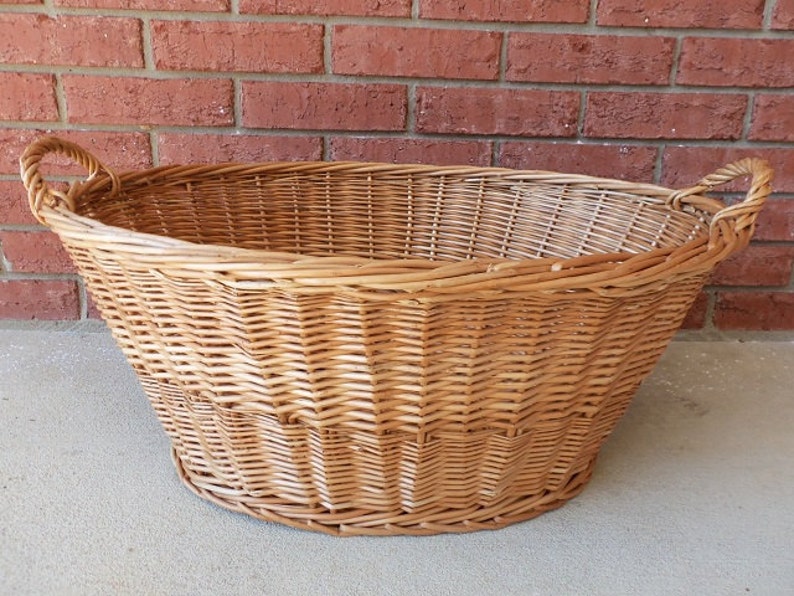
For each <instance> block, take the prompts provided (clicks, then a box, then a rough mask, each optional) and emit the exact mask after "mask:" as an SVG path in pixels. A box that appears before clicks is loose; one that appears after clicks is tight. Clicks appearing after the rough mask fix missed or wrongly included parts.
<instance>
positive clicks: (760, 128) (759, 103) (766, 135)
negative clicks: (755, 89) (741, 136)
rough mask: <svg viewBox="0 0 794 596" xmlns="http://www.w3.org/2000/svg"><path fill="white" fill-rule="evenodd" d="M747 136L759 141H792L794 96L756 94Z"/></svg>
mask: <svg viewBox="0 0 794 596" xmlns="http://www.w3.org/2000/svg"><path fill="white" fill-rule="evenodd" d="M749 138H750V139H753V140H760V141H794V96H791V95H758V96H756V98H755V105H754V106H753V124H752V127H751V128H750V134H749Z"/></svg>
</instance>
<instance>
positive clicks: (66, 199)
mask: <svg viewBox="0 0 794 596" xmlns="http://www.w3.org/2000/svg"><path fill="white" fill-rule="evenodd" d="M50 152H54V153H62V154H66V155H67V156H69V157H70V158H71V159H73V160H75V161H77V162H79V163H81V164H82V165H83V166H85V167H86V168H87V169H88V170H89V172H90V176H89V178H88V179H87V180H86V181H83V182H75V183H72V184H71V185H70V186H69V189H68V191H59V190H55V189H54V188H53V187H51V186H50V185H48V184H46V183H45V182H44V180H43V179H42V176H41V174H40V171H39V170H40V165H41V160H42V158H43V157H44V156H45V155H46V154H47V153H50ZM21 164H22V175H23V179H24V183H25V186H26V187H27V189H28V191H29V195H30V201H31V208H32V210H33V213H34V214H35V215H36V216H37V217H38V219H39V220H40V221H41V222H43V223H44V224H46V225H47V226H49V227H51V228H52V229H53V230H54V231H55V232H57V233H58V235H59V236H60V237H61V239H62V241H63V243H64V244H65V245H66V247H67V249H68V250H69V252H70V254H71V256H72V257H73V259H74V261H75V262H76V263H77V265H78V267H79V270H80V272H81V274H82V275H83V276H84V278H85V280H86V282H87V284H88V287H89V288H90V290H91V293H92V295H93V297H94V299H95V300H96V303H97V304H98V306H99V308H100V309H101V312H102V314H103V316H104V318H105V319H106V321H107V323H108V325H109V326H110V328H111V330H112V332H113V334H114V337H115V339H116V340H117V342H118V343H119V345H120V346H121V348H122V350H123V351H124V353H125V355H126V356H127V358H128V360H129V362H130V363H131V365H132V366H133V367H134V369H135V371H136V372H137V374H138V376H139V378H140V380H141V383H142V384H143V387H144V389H145V391H146V394H147V395H148V397H149V399H150V400H151V403H152V405H153V406H154V409H155V410H156V412H157V415H158V417H159V419H160V421H161V422H162V425H163V427H164V428H165V431H166V433H167V434H168V435H169V437H170V438H171V441H172V445H173V455H174V461H175V463H176V467H177V469H178V471H179V474H180V475H181V478H182V479H183V480H184V482H185V483H186V484H187V485H188V486H189V487H190V488H191V489H193V490H194V491H195V492H196V493H198V494H199V495H201V496H203V497H206V498H208V499H210V500H212V501H214V502H215V503H218V504H220V505H222V506H224V507H228V508H230V509H233V510H236V511H242V512H245V513H248V514H250V515H253V516H256V517H258V518H262V519H265V520H272V521H277V522H282V523H285V524H289V525H291V526H297V527H301V528H307V529H312V530H319V531H323V532H328V533H333V534H342V535H351V534H432V533H437V532H460V531H471V530H480V529H486V528H497V527H501V526H504V525H507V524H511V523H514V522H517V521H520V520H524V519H528V518H530V517H532V516H535V515H538V514H539V513H542V512H544V511H547V510H549V509H552V508H555V507H558V506H560V505H561V504H563V503H564V502H565V501H566V500H568V499H570V498H571V497H573V496H574V495H576V494H577V493H579V491H581V490H582V488H583V487H584V485H585V484H586V482H587V481H588V479H589V477H590V475H591V472H592V470H593V465H594V463H595V459H596V456H597V453H598V451H599V448H600V446H601V445H602V443H603V442H604V440H605V439H606V438H607V436H608V435H609V434H610V432H611V431H612V429H613V427H614V426H615V424H616V422H617V421H618V419H619V418H620V417H621V415H622V414H623V412H624V411H625V410H626V407H627V406H628V404H629V401H630V400H631V398H632V396H633V395H634V393H635V390H636V389H637V386H638V385H639V383H640V382H641V381H642V379H643V378H644V377H645V376H646V375H647V374H648V373H649V372H650V371H651V369H652V367H653V366H654V364H655V362H656V360H657V358H658V357H659V356H660V354H661V353H662V351H663V350H664V349H665V347H666V345H667V343H668V341H669V340H670V339H671V337H672V335H673V334H674V332H675V331H676V329H677V328H678V327H679V325H680V324H681V322H682V320H683V318H684V316H685V314H686V312H687V309H688V308H689V306H690V305H691V304H692V302H693V300H694V299H695V297H696V296H697V295H698V293H699V292H700V290H701V287H702V286H703V284H704V281H705V280H706V278H707V276H708V274H709V272H710V271H711V270H712V269H713V267H714V265H715V264H716V263H718V262H720V261H722V260H723V259H725V258H726V257H727V256H728V255H730V254H731V253H733V252H734V251H736V250H737V249H739V248H742V247H744V246H745V245H746V244H747V243H748V241H749V239H750V236H751V234H752V230H753V227H754V222H755V219H756V217H757V215H758V212H759V210H760V209H761V206H762V204H763V202H764V200H765V198H766V197H767V195H768V194H769V180H770V177H771V172H770V170H769V168H768V167H767V165H766V164H765V163H764V162H762V161H759V160H756V159H746V160H743V161H740V162H738V163H735V164H733V165H731V166H728V167H726V168H724V169H722V170H719V171H718V172H716V173H715V174H713V175H711V176H708V177H706V178H704V179H703V181H702V182H701V183H700V184H698V185H697V186H695V187H693V188H690V189H687V190H683V191H678V192H673V191H671V190H669V189H666V188H661V187H659V186H652V185H647V184H632V183H629V182H621V181H617V180H607V179H600V178H592V177H587V176H577V175H568V174H556V173H549V172H538V171H513V170H505V169H497V168H491V169H486V168H471V167H460V168H452V167H430V166H406V165H385V164H356V163H274V164H248V165H243V164H225V165H212V166H199V167H196V166H190V167H188V166H173V167H160V168H154V169H150V170H146V171H140V172H128V173H124V174H118V175H117V174H115V173H113V172H112V171H111V170H110V169H108V168H107V167H105V166H103V165H102V164H101V163H100V162H98V161H97V160H96V159H95V158H94V157H93V156H92V155H90V154H89V153H87V152H86V151H85V150H83V149H82V148H80V147H79V146H76V145H73V144H71V143H68V142H65V141H63V140H59V139H56V138H52V137H48V138H44V139H41V140H40V141H38V142H36V143H34V144H33V145H31V146H30V147H29V148H28V149H27V150H26V152H25V154H24V156H23V157H22V159H21ZM745 175H751V176H752V181H751V185H750V190H749V192H748V194H747V197H746V200H744V201H743V202H741V203H738V204H735V205H732V206H729V207H726V206H725V205H723V204H722V203H721V202H719V201H717V200H715V199H710V198H706V197H705V196H703V194H702V193H704V192H705V191H707V190H708V189H710V188H712V187H713V186H716V185H719V184H722V183H724V182H727V181H729V180H732V179H734V178H737V177H742V176H745Z"/></svg>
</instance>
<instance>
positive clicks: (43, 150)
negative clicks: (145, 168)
mask: <svg viewBox="0 0 794 596" xmlns="http://www.w3.org/2000/svg"><path fill="white" fill-rule="evenodd" d="M48 153H59V154H62V155H65V156H67V157H69V158H70V159H71V160H73V161H75V162H77V163H78V164H80V165H81V166H83V167H84V168H85V169H86V170H88V178H87V179H86V182H87V181H90V180H93V179H94V178H96V177H97V175H99V174H103V175H105V176H107V177H108V178H109V180H110V185H111V193H116V192H118V190H119V188H120V183H119V178H118V176H117V175H116V174H115V173H114V172H113V171H112V170H111V169H109V168H107V167H106V166H105V165H103V164H102V162H100V161H99V160H98V159H97V158H96V157H94V156H93V155H91V154H90V153H89V152H88V151H86V150H85V149H83V148H82V147H80V146H79V145H76V144H75V143H72V142H70V141H65V140H63V139H59V138H58V137H42V138H41V139H39V140H37V141H35V142H33V143H31V144H30V145H29V146H28V147H27V148H26V149H25V151H24V153H23V154H22V157H20V158H19V169H20V175H21V176H22V183H23V184H24V185H25V188H26V189H27V191H28V201H29V202H30V210H31V211H32V212H33V215H34V216H35V217H36V219H38V220H39V221H40V222H41V223H45V222H44V219H43V217H42V214H41V209H42V207H43V206H44V205H47V206H49V207H56V206H58V205H62V204H63V205H66V207H67V208H68V209H69V210H72V211H73V210H74V207H75V206H74V199H73V196H72V195H73V193H72V192H71V189H70V192H68V193H64V192H62V191H60V190H57V189H55V188H52V187H51V186H50V185H49V184H47V183H46V182H45V180H44V178H43V177H42V175H41V173H40V172H39V167H40V165H41V160H42V159H43V158H44V156H45V155H47V154H48ZM73 188H74V187H73Z"/></svg>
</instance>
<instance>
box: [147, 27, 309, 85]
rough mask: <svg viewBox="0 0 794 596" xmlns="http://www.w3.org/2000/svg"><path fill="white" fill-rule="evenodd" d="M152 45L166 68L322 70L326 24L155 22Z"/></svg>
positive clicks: (247, 70)
mask: <svg viewBox="0 0 794 596" xmlns="http://www.w3.org/2000/svg"><path fill="white" fill-rule="evenodd" d="M152 48H153V52H154V60H155V64H156V66H157V68H159V69H162V70H212V71H224V70H226V71H246V72H277V73H287V72H300V73H316V72H322V71H323V27H322V25H299V24H293V23H225V22H206V21H155V22H154V23H152Z"/></svg>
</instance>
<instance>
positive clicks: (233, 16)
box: [3, 0, 786, 39]
mask: <svg viewBox="0 0 794 596" xmlns="http://www.w3.org/2000/svg"><path fill="white" fill-rule="evenodd" d="M594 4H597V2H596V0H591V7H590V16H589V17H588V20H587V21H586V22H584V23H552V22H525V23H518V22H514V21H454V20H446V19H422V18H421V17H420V15H419V4H418V1H417V0H413V2H412V5H411V13H410V14H409V15H407V16H359V15H330V16H327V15H290V14H239V11H237V12H234V9H233V8H230V10H229V11H179V10H151V9H149V10H134V9H123V8H83V7H65V6H57V7H56V6H54V5H53V3H52V2H51V1H50V0H47V1H46V2H45V3H44V4H43V5H19V6H16V5H10V6H4V7H3V11H4V12H9V13H10V12H15V13H32V14H36V13H38V14H42V13H44V14H50V15H65V16H105V17H122V18H138V19H141V18H148V19H158V20H174V21H184V20H189V21H196V22H201V21H225V22H262V23H268V22H270V23H292V24H294V23H306V24H309V23H315V24H324V23H329V24H336V23H344V24H350V25H357V24H358V25H369V26H397V27H408V28H411V27H414V28H416V27H419V28H433V29H455V30H463V31H465V30H477V31H502V32H504V31H526V32H548V33H560V34H562V35H566V34H575V33H587V32H590V33H593V32H598V34H603V35H609V36H611V37H615V36H617V37H620V36H647V35H649V34H653V35H656V36H676V35H692V36H709V37H740V38H755V39H769V38H773V37H781V36H782V35H785V33H786V32H782V31H770V30H766V29H758V30H749V29H719V28H706V27H654V28H649V27H638V26H629V27H617V26H609V25H601V26H598V24H597V22H596V20H595V18H596V15H597V10H593V7H592V6H593V5H594ZM233 6H234V4H232V7H233ZM773 8H774V4H773V5H770V6H769V8H768V9H767V10H766V11H765V14H766V13H767V12H768V13H769V16H767V17H766V18H769V19H771V14H772V12H773V10H772V9H773Z"/></svg>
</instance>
